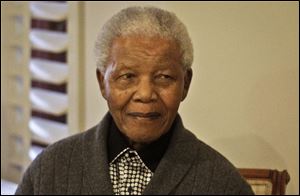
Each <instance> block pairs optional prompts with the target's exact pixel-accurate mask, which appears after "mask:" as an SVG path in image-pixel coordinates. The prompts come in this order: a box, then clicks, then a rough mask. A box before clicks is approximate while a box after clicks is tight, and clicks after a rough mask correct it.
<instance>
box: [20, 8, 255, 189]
mask: <svg viewBox="0 0 300 196" xmlns="http://www.w3.org/2000/svg"><path fill="white" fill-rule="evenodd" d="M95 51H96V55H97V66H98V68H97V78H98V82H99V87H100V91H101V94H102V96H103V97H104V99H105V100H106V101H107V104H108V107H109V113H107V114H106V116H105V117H104V118H103V120H102V121H101V122H100V123H99V124H98V125H97V126H95V127H94V128H91V129H90V130H88V131H86V132H84V133H81V134H78V135H75V136H72V137H70V138H67V139H64V140H62V141H59V142H57V143H55V144H53V145H51V146H49V147H48V148H47V149H46V150H45V151H44V152H42V153H41V154H40V155H39V156H38V158H37V159H36V160H35V161H34V162H33V163H32V164H31V166H30V167H29V168H28V170H27V171H26V173H25V175H24V178H23V181H22V182H21V184H20V185H19V187H18V189H17V192H16V193H17V194H121V195H123V194H253V192H252V191H251V188H250V186H249V185H248V184H247V183H246V182H245V181H244V179H243V178H242V177H241V176H240V175H239V173H238V171H237V170H236V169H235V168H234V166H233V165H232V164H231V163H229V162H228V161H227V160H226V159H225V158H224V157H223V156H222V155H220V154H219V153H218V152H216V151H215V150H213V149H212V148H211V147H209V146H208V145H206V144H204V143H203V142H201V141H200V140H198V139H197V138H196V137H195V136H194V135H193V134H192V133H191V132H190V131H188V130H186V129H185V128H184V127H183V124H182V121H181V118H180V116H179V115H178V113H177V111H178V108H179V105H180V103H181V101H183V100H184V99H185V97H186V96H187V93H188V90H189V86H190V82H191V79H192V69H191V64H192V61H193V50H192V44H191V40H190V38H189V35H188V33H187V30H186V28H185V26H184V25H183V24H182V23H181V22H180V21H179V20H178V18H177V17H176V16H175V15H174V14H172V13H170V12H167V11H164V10H161V9H158V8H153V7H130V8H127V9H124V10H122V11H121V12H119V13H118V14H116V15H115V16H113V17H112V18H111V19H110V20H109V21H108V22H107V23H106V24H105V25H104V27H103V29H102V31H101V33H100V35H99V37H98V40H97V42H96V50H95Z"/></svg>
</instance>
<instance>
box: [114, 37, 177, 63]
mask: <svg viewBox="0 0 300 196" xmlns="http://www.w3.org/2000/svg"><path fill="white" fill-rule="evenodd" d="M180 57H181V55H180V50H179V47H178V44H177V43H176V42H175V41H173V40H169V39H166V38H161V37H147V36H144V37H142V36H126V37H118V38H116V39H115V40H114V41H113V43H112V50H111V60H113V61H115V62H117V63H118V62H119V63H120V62H122V63H126V64H127V63H129V64H130V63H133V64H134V63H135V62H136V63H140V62H141V61H142V62H143V63H162V62H163V63H172V64H173V63H175V62H176V63H179V62H180Z"/></svg>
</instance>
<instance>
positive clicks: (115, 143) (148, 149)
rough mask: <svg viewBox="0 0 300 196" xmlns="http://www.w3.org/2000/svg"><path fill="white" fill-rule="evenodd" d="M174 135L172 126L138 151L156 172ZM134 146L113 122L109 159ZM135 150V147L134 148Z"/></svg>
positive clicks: (109, 138)
mask: <svg viewBox="0 0 300 196" xmlns="http://www.w3.org/2000/svg"><path fill="white" fill-rule="evenodd" d="M171 136H172V128H171V129H170V131H168V132H167V133H166V134H164V135H163V136H161V137H160V138H159V139H158V140H156V141H154V142H152V143H150V144H148V145H146V146H144V147H143V148H141V149H140V150H138V151H137V153H138V154H139V156H140V157H141V159H142V161H143V162H144V163H145V165H146V166H147V167H148V168H149V169H150V170H151V171H152V172H153V173H154V172H155V169H156V168H157V166H158V164H159V162H160V160H161V158H162V157H163V155H164V153H165V151H166V149H167V148H168V144H169V141H170V138H171ZM128 147H129V148H131V149H132V147H131V146H130V145H129V142H128V140H127V139H126V137H125V136H124V135H123V134H122V133H121V132H120V130H119V129H118V127H117V126H116V124H115V123H114V122H113V123H112V124H111V127H110V131H109V134H108V161H109V163H110V162H112V161H113V160H114V158H115V157H116V156H118V155H119V154H120V152H122V151H123V150H124V149H126V148H128ZM133 150H134V149H133Z"/></svg>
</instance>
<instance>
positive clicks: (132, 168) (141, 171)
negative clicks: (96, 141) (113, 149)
mask: <svg viewBox="0 0 300 196" xmlns="http://www.w3.org/2000/svg"><path fill="white" fill-rule="evenodd" d="M109 174H110V177H111V182H112V184H113V190H114V193H115V194H116V195H141V194H142V192H143V191H144V189H145V188H146V186H147V184H148V183H149V182H150V180H151V177H152V176H153V172H152V171H151V170H150V169H149V168H148V167H147V166H146V165H145V164H144V162H143V161H142V159H141V158H140V156H139V155H138V153H137V152H136V151H135V150H131V149H130V148H126V149H124V150H123V151H122V152H121V153H120V154H119V155H118V156H117V157H116V158H115V159H114V160H113V161H112V162H111V163H110V164H109Z"/></svg>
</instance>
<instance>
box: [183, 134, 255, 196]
mask: <svg viewBox="0 0 300 196" xmlns="http://www.w3.org/2000/svg"><path fill="white" fill-rule="evenodd" d="M186 131H187V132H189V134H190V135H191V137H190V138H191V142H192V143H193V144H194V146H195V149H196V151H197V153H196V156H195V161H194V169H195V170H196V178H197V179H199V180H198V182H201V183H202V184H203V183H204V184H206V183H207V184H206V185H207V186H206V188H207V189H208V190H207V191H208V193H213V194H218V193H220V192H221V193H222V194H224V193H225V194H253V193H252V190H251V187H250V186H249V185H248V183H247V182H246V181H245V179H244V178H243V177H242V176H241V175H240V173H239V171H238V170H237V168H236V167H235V166H234V165H233V164H232V163H231V162H230V161H229V160H228V159H227V158H225V157H224V156H223V155H222V154H221V153H220V152H218V151H217V150H215V149H214V148H212V147H211V146H209V145H208V144H206V143H204V142H203V141H201V140H199V139H198V138H197V137H196V136H195V135H194V134H192V133H191V132H190V131H188V130H186ZM195 170H194V171H195ZM200 179H201V180H200ZM204 179H205V181H206V182H204V181H203V180H204ZM199 186H201V185H199ZM209 189H210V190H209Z"/></svg>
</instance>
